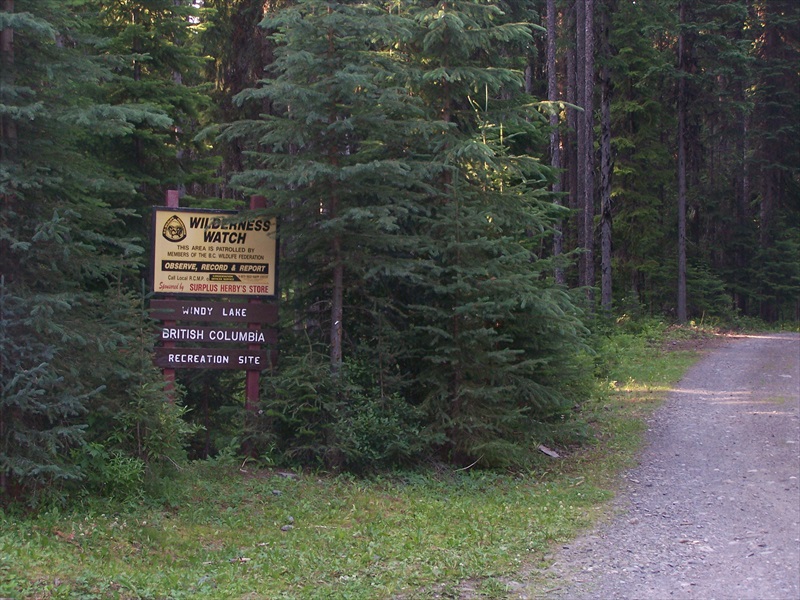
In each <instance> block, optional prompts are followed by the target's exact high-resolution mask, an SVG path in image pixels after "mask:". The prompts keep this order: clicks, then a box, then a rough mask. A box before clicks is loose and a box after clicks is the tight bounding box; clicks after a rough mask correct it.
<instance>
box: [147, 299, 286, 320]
mask: <svg viewBox="0 0 800 600" xmlns="http://www.w3.org/2000/svg"><path fill="white" fill-rule="evenodd" d="M150 317H151V318H153V319H158V320H161V321H214V322H218V323H267V324H270V325H272V324H275V323H277V321H278V305H277V304H261V303H255V302H253V303H244V302H210V301H201V300H198V301H195V300H165V299H158V298H156V299H153V300H151V301H150Z"/></svg>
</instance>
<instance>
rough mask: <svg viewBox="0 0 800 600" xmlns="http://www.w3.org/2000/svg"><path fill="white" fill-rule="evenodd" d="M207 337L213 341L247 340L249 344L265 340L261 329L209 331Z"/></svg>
mask: <svg viewBox="0 0 800 600" xmlns="http://www.w3.org/2000/svg"><path fill="white" fill-rule="evenodd" d="M208 339H209V340H210V341H213V342H247V343H249V344H263V343H265V342H266V337H265V336H264V332H263V331H236V330H230V329H220V330H218V331H210V332H209V333H208Z"/></svg>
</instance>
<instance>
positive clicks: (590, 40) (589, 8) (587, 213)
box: [583, 0, 595, 312]
mask: <svg viewBox="0 0 800 600" xmlns="http://www.w3.org/2000/svg"><path fill="white" fill-rule="evenodd" d="M583 26H584V81H583V85H584V93H583V96H584V113H583V117H584V126H583V152H584V164H583V167H584V177H583V178H584V184H583V196H584V199H583V227H584V232H583V238H584V248H585V252H584V255H585V258H586V260H585V263H584V269H585V275H584V285H586V299H587V302H588V309H589V311H590V312H591V311H593V309H594V283H595V281H594V0H586V6H585V10H584V25H583Z"/></svg>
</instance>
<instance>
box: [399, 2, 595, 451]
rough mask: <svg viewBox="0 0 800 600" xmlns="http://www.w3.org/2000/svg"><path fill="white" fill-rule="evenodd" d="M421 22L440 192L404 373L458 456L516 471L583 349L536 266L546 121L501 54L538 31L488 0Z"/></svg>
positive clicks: (566, 311)
mask: <svg viewBox="0 0 800 600" xmlns="http://www.w3.org/2000/svg"><path fill="white" fill-rule="evenodd" d="M412 14H413V16H414V17H415V19H416V21H417V23H418V29H417V31H418V35H417V37H415V38H414V40H413V42H412V44H410V45H409V46H408V48H407V53H408V56H409V61H410V62H411V63H412V64H413V65H414V67H415V68H416V69H417V71H418V75H417V77H416V80H415V83H416V92H417V93H418V94H419V95H420V96H421V97H422V98H423V99H424V100H425V103H426V104H427V105H428V106H429V107H430V110H431V113H430V116H429V119H431V120H434V119H438V120H439V121H440V122H441V127H442V131H443V135H442V136H441V137H440V138H439V139H438V140H433V141H435V144H433V145H431V146H430V151H431V155H432V157H431V165H433V166H435V168H436V169H437V170H438V175H437V177H436V179H435V180H433V181H432V182H431V183H432V185H433V186H434V190H435V193H433V194H431V195H430V196H429V198H428V199H427V200H426V204H427V207H426V208H427V210H426V212H425V213H421V214H420V215H419V217H418V218H417V219H416V222H418V223H419V225H418V226H417V229H416V230H417V231H419V232H420V233H421V236H420V238H419V246H418V248H417V250H416V252H415V254H416V256H417V257H418V260H417V263H416V264H417V267H416V272H417V273H419V275H418V276H417V277H418V279H419V282H416V281H415V285H414V287H413V288H405V289H404V296H403V300H404V302H405V303H407V304H408V311H409V313H410V315H411V316H410V330H409V333H410V335H409V340H410V341H411V343H413V346H411V347H410V348H409V350H408V358H407V361H408V362H407V363H406V364H407V368H408V369H409V370H410V371H411V372H412V373H413V374H414V375H413V381H414V390H413V393H414V394H415V395H416V397H417V398H418V399H419V401H421V402H422V403H423V406H425V407H426V410H427V412H428V414H429V418H430V419H431V420H432V421H433V422H434V423H436V427H437V431H440V432H441V433H443V434H444V435H445V436H446V442H445V444H444V445H443V447H442V449H443V450H444V451H445V452H446V454H447V456H449V458H450V459H451V460H455V461H457V462H466V461H468V462H472V461H475V460H480V461H481V462H483V463H484V464H503V463H508V462H514V461H516V460H521V459H523V457H524V455H525V453H526V451H527V450H529V449H530V448H531V447H532V442H533V441H534V440H535V438H536V436H537V435H538V436H541V435H547V433H546V431H547V428H546V426H544V425H543V424H544V423H545V422H546V421H547V420H548V418H550V417H552V416H553V415H555V414H560V413H561V412H562V411H564V410H565V409H566V408H567V407H568V406H570V403H569V395H568V393H565V390H567V389H568V387H569V385H570V382H572V383H574V382H575V381H576V379H575V373H574V372H571V371H570V369H571V366H574V365H575V361H574V354H575V352H576V349H577V348H578V347H579V345H580V323H579V321H578V319H577V318H576V312H575V309H574V307H573V306H572V304H571V302H570V301H569V299H568V298H567V297H566V295H565V294H564V293H563V292H562V291H559V289H558V288H557V287H555V286H554V285H553V284H552V282H551V281H550V280H549V278H548V275H549V273H551V272H552V264H551V263H550V262H549V261H547V260H543V259H541V258H540V256H541V253H542V251H543V249H544V247H545V245H546V241H547V240H549V239H550V236H551V235H552V233H553V224H554V222H555V220H556V219H557V218H558V217H559V216H561V213H560V211H559V210H558V206H557V205H555V204H554V203H553V202H552V201H551V199H550V198H549V196H548V194H547V192H546V186H547V178H548V172H547V170H546V169H545V168H544V167H543V166H542V165H541V164H540V163H539V161H538V160H536V159H534V158H533V157H531V156H527V155H526V153H527V152H529V151H530V149H533V148H545V147H546V144H547V131H546V127H545V123H544V122H542V121H539V120H534V121H531V120H530V119H529V117H530V114H531V113H530V108H531V102H532V99H531V98H530V97H528V96H526V95H525V94H524V93H523V90H524V87H523V86H524V82H523V79H522V72H521V70H517V69H514V68H513V67H514V66H516V65H514V64H513V63H511V62H510V61H509V59H508V58H507V56H508V55H507V54H505V53H504V52H502V51H501V50H500V49H502V48H504V47H507V45H510V44H519V43H520V42H521V41H524V40H526V39H528V40H529V39H530V35H531V27H530V25H528V24H524V23H513V22H509V21H508V20H507V19H506V18H505V17H504V15H503V13H502V12H501V11H500V10H499V9H498V8H497V7H496V6H494V5H492V4H488V3H482V2H470V1H466V2H447V3H434V4H431V5H422V6H420V7H418V8H416V9H415V10H414V11H413V12H412ZM401 289H402V288H401ZM556 365H558V367H556ZM557 372H560V375H561V377H563V379H562V380H561V382H560V383H557V382H556V379H557Z"/></svg>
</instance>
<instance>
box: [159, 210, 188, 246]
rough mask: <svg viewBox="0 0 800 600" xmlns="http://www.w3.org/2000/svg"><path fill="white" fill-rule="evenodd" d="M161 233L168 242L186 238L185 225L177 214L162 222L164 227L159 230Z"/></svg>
mask: <svg viewBox="0 0 800 600" xmlns="http://www.w3.org/2000/svg"><path fill="white" fill-rule="evenodd" d="M161 235H163V236H164V239H167V240H169V241H170V242H182V241H183V240H185V239H186V225H184V223H183V221H181V219H180V217H179V216H178V215H172V216H171V217H170V218H169V219H167V222H166V223H164V229H162V230H161Z"/></svg>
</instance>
